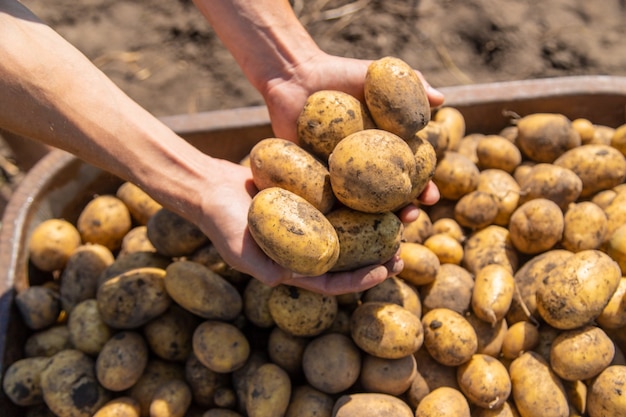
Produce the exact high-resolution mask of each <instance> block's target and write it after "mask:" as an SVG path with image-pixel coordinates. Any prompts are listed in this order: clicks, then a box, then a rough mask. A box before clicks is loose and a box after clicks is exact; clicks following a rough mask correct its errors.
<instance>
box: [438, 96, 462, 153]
mask: <svg viewBox="0 0 626 417" xmlns="http://www.w3.org/2000/svg"><path fill="white" fill-rule="evenodd" d="M433 120H435V121H436V122H439V123H441V124H442V125H443V127H444V128H445V129H446V130H447V131H448V149H449V150H451V151H456V150H457V149H458V147H459V142H460V141H461V139H462V138H463V137H464V136H465V116H463V113H461V112H460V111H459V110H458V109H457V108H455V107H450V106H443V107H440V108H439V109H438V110H437V111H436V112H435V114H434V116H433Z"/></svg>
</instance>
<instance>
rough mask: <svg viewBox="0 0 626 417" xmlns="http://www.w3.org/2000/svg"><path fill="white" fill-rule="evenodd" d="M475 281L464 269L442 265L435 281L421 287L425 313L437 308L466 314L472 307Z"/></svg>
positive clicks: (451, 265) (420, 291) (453, 265)
mask: <svg viewBox="0 0 626 417" xmlns="http://www.w3.org/2000/svg"><path fill="white" fill-rule="evenodd" d="M473 289H474V279H473V277H472V275H471V274H470V273H469V272H468V271H467V270H466V269H464V268H462V267H461V266H459V265H455V264H442V265H441V266H440V267H439V270H438V271H437V275H436V277H435V279H434V280H433V281H432V282H430V283H429V284H425V285H422V286H420V287H419V293H420V296H421V300H422V306H423V309H424V312H428V311H430V310H433V309H435V308H443V307H445V308H449V309H450V310H454V311H456V312H458V313H461V314H465V313H466V312H467V311H468V310H469V309H470V306H471V302H472V291H473Z"/></svg>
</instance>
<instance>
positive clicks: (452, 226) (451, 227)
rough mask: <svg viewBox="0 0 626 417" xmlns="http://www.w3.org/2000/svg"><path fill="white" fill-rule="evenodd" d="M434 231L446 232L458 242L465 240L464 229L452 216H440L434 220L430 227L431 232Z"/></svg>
mask: <svg viewBox="0 0 626 417" xmlns="http://www.w3.org/2000/svg"><path fill="white" fill-rule="evenodd" d="M436 233H445V234H448V235H450V236H452V237H453V238H455V239H456V240H458V241H459V242H460V243H463V242H465V238H466V236H465V230H463V228H462V227H461V225H460V224H459V222H457V221H456V220H454V219H452V218H442V219H438V220H437V221H435V222H434V223H433V227H432V234H436Z"/></svg>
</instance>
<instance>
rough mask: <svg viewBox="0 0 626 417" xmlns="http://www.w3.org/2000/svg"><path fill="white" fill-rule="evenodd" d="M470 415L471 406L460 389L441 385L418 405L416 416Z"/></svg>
mask: <svg viewBox="0 0 626 417" xmlns="http://www.w3.org/2000/svg"><path fill="white" fill-rule="evenodd" d="M439 416H458V417H470V406H469V403H468V402H467V399H466V398H465V397H464V396H463V393H461V392H460V391H458V390H456V389H454V388H450V387H440V388H437V389H434V390H432V391H431V392H430V393H428V394H427V395H426V396H425V397H424V398H422V401H420V403H419V404H418V406H417V409H416V410H415V417H439Z"/></svg>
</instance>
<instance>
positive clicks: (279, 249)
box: [248, 187, 339, 275]
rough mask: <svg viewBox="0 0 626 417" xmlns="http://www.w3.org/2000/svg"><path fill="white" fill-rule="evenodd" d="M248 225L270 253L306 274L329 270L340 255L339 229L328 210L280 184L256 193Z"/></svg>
mask: <svg viewBox="0 0 626 417" xmlns="http://www.w3.org/2000/svg"><path fill="white" fill-rule="evenodd" d="M277 225H278V226H279V227H277ZM248 229H249V230H250V234H251V235H252V237H253V238H254V240H255V241H256V243H257V244H258V245H259V246H260V247H261V249H262V250H263V252H265V254H266V255H267V256H269V257H270V258H271V259H273V260H274V261H275V262H276V263H278V264H280V265H282V266H284V267H285V268H287V269H290V270H292V271H294V272H297V273H299V274H302V275H321V274H323V273H325V272H328V270H329V269H330V268H332V267H333V266H334V265H335V262H337V259H338V258H339V238H338V237H337V232H336V231H335V228H334V227H333V226H332V224H331V223H330V222H329V221H328V219H327V218H326V217H325V216H324V214H322V212H321V211H319V210H318V209H316V208H315V207H314V206H313V205H312V204H311V203H309V202H308V201H306V200H305V199H303V198H302V197H300V196H298V195H296V194H294V193H292V192H290V191H287V190H285V189H282V188H279V187H271V188H266V189H264V190H261V191H259V193H257V194H256V195H255V196H254V198H253V199H252V203H251V204H250V208H249V211H248Z"/></svg>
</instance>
